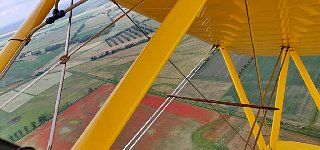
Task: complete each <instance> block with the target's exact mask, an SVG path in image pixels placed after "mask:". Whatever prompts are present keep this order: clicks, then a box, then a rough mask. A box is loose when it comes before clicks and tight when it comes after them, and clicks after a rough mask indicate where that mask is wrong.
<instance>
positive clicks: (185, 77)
mask: <svg viewBox="0 0 320 150" xmlns="http://www.w3.org/2000/svg"><path fill="white" fill-rule="evenodd" d="M113 2H114V3H115V4H116V5H117V6H118V8H119V9H121V11H122V12H123V9H122V8H121V7H120V6H119V5H118V4H117V3H116V2H115V1H114V0H113ZM126 16H127V17H128V18H129V20H130V21H131V22H132V23H133V24H134V25H135V26H136V27H137V28H138V29H139V30H140V31H141V32H142V33H143V34H144V35H145V37H146V38H148V40H150V37H148V36H147V35H146V33H145V32H144V31H143V30H142V29H141V28H140V27H139V26H138V25H137V24H136V23H135V22H134V21H133V20H132V19H131V17H130V16H129V15H126ZM214 47H215V46H213V47H212V49H213V48H214ZM212 49H211V50H212ZM169 62H170V64H172V65H173V66H174V68H175V69H176V70H177V71H179V73H180V74H181V75H182V76H183V77H184V79H185V80H186V81H187V82H188V83H189V84H191V85H192V87H193V88H194V89H195V90H196V91H197V92H198V93H199V94H200V95H201V96H202V97H203V98H204V99H205V100H206V101H208V99H207V98H206V97H205V96H204V95H203V94H202V93H201V92H200V91H199V90H198V89H197V88H196V87H195V85H194V84H192V83H191V81H190V80H189V79H188V78H187V76H185V75H184V74H183V73H182V72H181V70H180V69H179V68H178V67H177V66H176V65H175V64H174V63H173V62H172V61H171V60H170V59H169ZM168 105H169V104H168ZM209 105H210V106H211V107H212V108H213V109H214V110H215V111H216V112H217V113H218V114H219V116H220V117H221V118H222V119H223V120H224V121H225V122H226V123H227V124H228V125H229V126H230V127H231V128H232V129H233V130H234V131H235V132H236V133H237V134H238V135H239V136H240V138H241V139H242V140H243V141H244V142H246V140H245V139H244V137H243V136H242V135H241V134H240V133H239V132H238V131H237V129H236V128H235V127H233V126H232V125H231V123H230V122H229V121H228V120H227V119H226V118H225V117H224V116H223V115H222V114H221V113H220V112H219V111H218V110H217V109H216V108H215V107H214V106H213V105H212V104H210V103H209ZM154 121H155V120H154ZM151 125H152V124H151ZM151 125H150V126H151ZM144 132H146V130H145V131H144ZM143 134H144V133H143ZM143 134H142V135H143ZM142 135H141V136H142ZM135 136H136V135H135ZM141 136H140V138H141ZM140 138H139V139H140ZM131 140H132V139H131ZM136 142H137V141H136ZM136 142H135V143H136ZM129 143H130V142H129ZM129 143H128V144H129ZM128 144H127V145H128ZM127 145H126V147H127ZM133 146H134V145H133ZM133 146H131V147H130V148H129V149H131V148H132V147H133ZM249 146H250V145H249ZM126 147H125V148H126ZM250 148H251V146H250Z"/></svg>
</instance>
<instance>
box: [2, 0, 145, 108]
mask: <svg viewBox="0 0 320 150" xmlns="http://www.w3.org/2000/svg"><path fill="white" fill-rule="evenodd" d="M85 1H87V0H85ZM144 1H145V0H141V1H140V2H139V3H137V4H136V5H135V6H134V7H132V8H131V9H129V10H128V11H127V12H126V14H128V13H129V12H131V11H132V10H134V9H135V8H137V7H138V6H140V5H141V4H142V3H143V2H144ZM79 2H80V1H79ZM79 2H78V3H79ZM76 4H77V3H76ZM76 4H74V5H73V6H75V5H76ZM69 8H70V7H69ZM73 8H75V7H73ZM73 8H72V9H73ZM70 10H71V9H70ZM124 16H125V15H121V16H119V17H118V18H117V19H115V20H114V21H112V22H111V23H110V24H108V25H107V26H106V27H104V28H103V29H101V30H100V31H99V32H97V33H96V34H95V35H93V36H92V37H91V38H90V39H88V40H87V41H86V42H84V43H83V44H81V45H80V46H79V47H77V48H76V49H74V50H72V51H71V52H70V53H69V54H68V56H67V57H71V56H72V55H74V53H76V52H77V51H79V50H80V49H81V48H82V47H84V46H85V45H87V44H88V43H89V42H91V41H92V40H93V39H95V38H97V37H98V36H99V35H100V34H101V33H102V32H104V31H105V30H107V29H109V28H110V27H111V26H113V25H114V24H115V23H116V22H118V21H119V20H120V19H121V18H123V17H124ZM31 35H32V34H31ZM60 64H61V61H58V62H56V63H55V64H54V65H52V66H51V67H50V68H49V69H48V70H47V71H45V72H44V73H43V74H42V75H40V76H39V77H37V78H36V79H35V80H34V81H32V82H31V83H30V84H29V85H27V86H26V87H25V88H24V89H22V90H21V91H20V92H18V93H17V94H16V95H14V96H13V97H12V98H11V99H9V100H8V101H7V102H6V103H4V104H3V105H1V106H0V108H3V107H5V106H7V105H8V104H9V103H10V102H11V101H13V100H14V99H15V98H16V97H18V96H19V95H20V94H22V93H23V92H24V91H25V90H27V89H28V88H30V87H31V86H32V85H34V84H35V83H36V82H37V81H39V80H40V79H42V78H43V77H44V76H45V75H47V74H48V73H49V72H50V71H52V70H53V69H54V68H55V67H57V66H59V65H60Z"/></svg>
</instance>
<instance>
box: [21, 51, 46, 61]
mask: <svg viewBox="0 0 320 150" xmlns="http://www.w3.org/2000/svg"><path fill="white" fill-rule="evenodd" d="M27 53H31V55H34V56H39V55H41V54H42V52H41V51H40V50H36V51H28V52H27ZM27 53H21V54H20V56H19V59H21V58H24V57H27Z"/></svg>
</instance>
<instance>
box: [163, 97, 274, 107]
mask: <svg viewBox="0 0 320 150" xmlns="http://www.w3.org/2000/svg"><path fill="white" fill-rule="evenodd" d="M167 96H168V97H174V98H180V99H186V100H192V101H196V102H205V103H214V104H223V105H228V106H238V107H249V108H259V109H264V110H279V108H275V107H268V106H260V105H252V104H242V103H233V102H224V101H217V100H211V99H210V100H205V99H202V98H192V97H185V96H176V95H167Z"/></svg>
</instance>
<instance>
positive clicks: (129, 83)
mask: <svg viewBox="0 0 320 150" xmlns="http://www.w3.org/2000/svg"><path fill="white" fill-rule="evenodd" d="M205 2H206V0H179V1H177V3H176V4H175V6H174V7H173V8H172V10H171V11H170V13H169V14H168V16H167V17H166V19H165V20H164V21H163V23H162V24H161V26H160V27H159V29H158V30H157V32H156V33H155V34H154V36H153V37H152V38H151V40H150V42H149V44H148V45H147V46H146V47H145V48H144V50H143V51H142V52H141V54H140V55H139V57H138V58H137V59H136V61H135V62H134V63H133V65H132V66H131V67H130V69H129V70H128V72H127V73H126V75H125V76H124V78H123V79H122V80H121V81H120V83H119V85H118V86H117V87H116V89H115V90H114V91H113V93H112V94H111V95H110V97H109V98H108V99H107V101H106V103H105V104H104V105H103V106H102V108H101V109H100V111H99V112H98V113H97V114H96V116H95V117H94V118H93V120H92V121H91V123H90V124H89V126H88V127H87V128H86V130H85V131H84V133H83V134H82V135H81V137H80V138H79V140H78V141H77V142H76V144H75V145H74V146H73V148H72V149H84V150H105V149H109V148H110V147H111V146H112V144H113V143H114V141H115V140H116V138H117V137H118V135H119V134H120V132H121V130H122V129H123V127H124V125H125V124H126V122H127V121H128V120H129V118H130V117H131V115H132V113H133V112H134V110H135V109H136V107H137V106H138V105H139V103H140V101H141V99H142V98H143V97H144V96H145V94H146V92H147V91H148V90H149V88H150V86H151V85H152V83H153V82H154V80H155V79H156V77H157V75H158V74H159V72H160V70H161V69H162V67H163V66H164V64H165V63H166V62H167V60H168V59H169V57H170V55H171V53H172V52H173V51H174V49H175V48H176V46H177V45H178V43H179V42H180V40H181V38H182V37H183V35H184V34H185V33H186V32H187V30H188V29H189V27H190V25H191V24H192V22H193V20H194V19H195V17H196V16H197V14H198V12H199V11H200V9H201V8H202V6H203V5H204V3H205ZM186 10H187V11H186Z"/></svg>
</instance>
